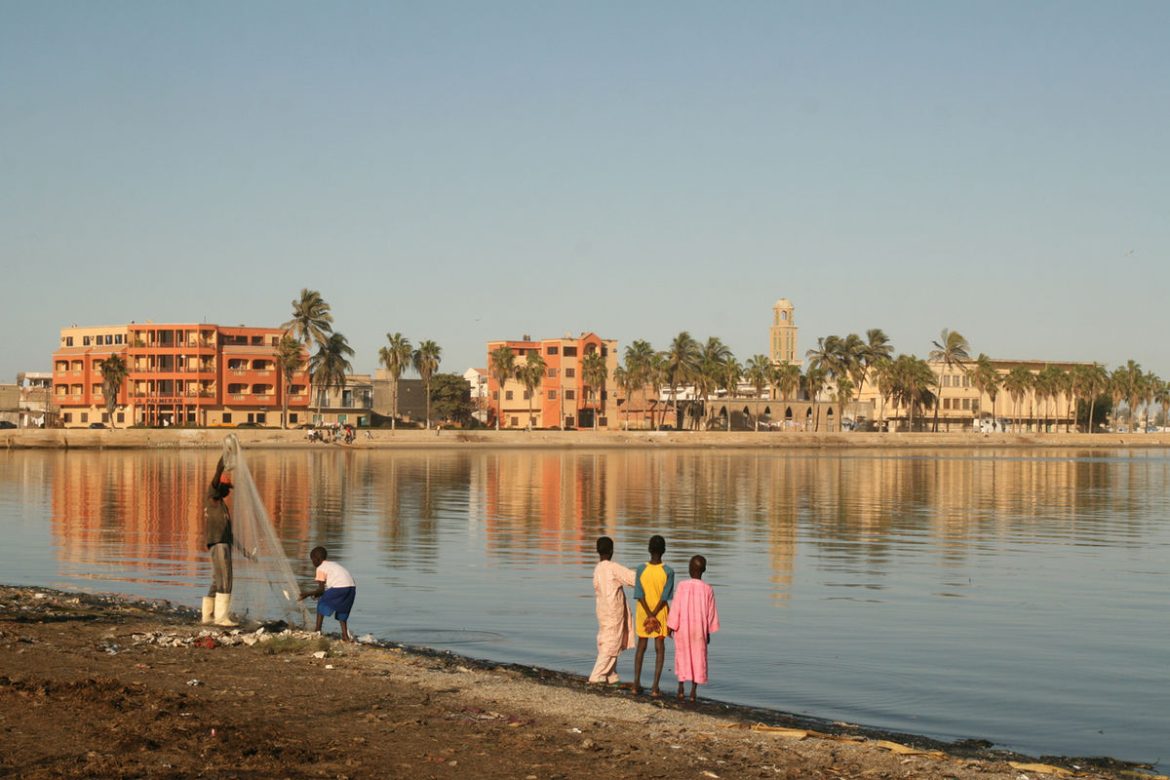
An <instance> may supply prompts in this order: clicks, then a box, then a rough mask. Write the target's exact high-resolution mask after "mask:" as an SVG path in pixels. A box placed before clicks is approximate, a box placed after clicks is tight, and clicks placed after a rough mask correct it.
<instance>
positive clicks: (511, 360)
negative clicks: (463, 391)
mask: <svg viewBox="0 0 1170 780" xmlns="http://www.w3.org/2000/svg"><path fill="white" fill-rule="evenodd" d="M488 370H489V371H490V372H491V375H492V378H493V379H495V380H496V383H497V384H498V385H499V386H500V389H499V391H498V393H499V398H497V401H498V402H499V403H498V404H497V407H496V430H497V431H498V430H500V418H501V417H503V416H504V383H505V382H507V381H508V380H509V379H510V378H511V377H512V374H513V373H514V372H515V370H516V353H514V352H513V351H512V348H511V347H509V346H503V347H496V348H495V349H493V350H492V354H491V366H490V367H489V368H488Z"/></svg>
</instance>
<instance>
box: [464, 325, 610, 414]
mask: <svg viewBox="0 0 1170 780" xmlns="http://www.w3.org/2000/svg"><path fill="white" fill-rule="evenodd" d="M500 347H508V348H510V349H511V350H512V354H513V356H514V357H515V361H516V367H517V368H520V367H522V366H524V365H525V361H527V359H528V353H529V352H534V351H535V352H536V354H539V355H540V356H541V357H542V358H544V363H545V371H544V377H543V379H542V381H541V383H540V385H538V386H537V387H536V389H535V397H533V398H529V395H528V388H527V387H526V386H525V385H524V383H523V382H521V381H520V380H519V379H517V378H516V376H515V374H513V375H512V376H511V377H509V378H507V379H506V380H505V381H504V386H503V387H502V388H501V387H500V382H499V378H498V377H496V376H495V375H494V374H493V368H492V352H493V351H495V350H496V349H499V348H500ZM617 351H618V350H617V341H615V340H613V339H603V338H601V337H600V336H598V335H597V334H595V333H583V334H581V337H580V338H573V337H571V336H566V337H565V338H559V339H541V340H539V341H534V340H532V339H530V338H528V337H527V336H525V337H524V338H523V339H521V340H519V341H489V342H488V345H487V354H488V369H487V370H488V374H489V379H488V404H489V411H488V414H489V418H490V419H489V424H491V425H495V420H496V419H497V418H498V419H499V421H500V427H501V428H527V427H533V428H592V427H594V423H595V422H596V424H597V427H598V428H616V427H618V425H617V416H616V414H614V412H616V408H617V407H616V404H614V403H611V399H613V400H616V397H617V396H616V393H610V391H609V389H608V388H612V387H615V384H614V381H613V374H614V371H615V370H616V369H617ZM591 352H599V353H600V354H601V356H602V357H603V358H604V359H605V370H606V380H605V381H604V382H602V383H601V386H600V387H590V386H589V385H587V384H586V383H585V377H584V376H583V373H582V370H581V368H582V360H583V358H584V357H585V356H586V355H588V354H590V353H591ZM530 410H531V411H530Z"/></svg>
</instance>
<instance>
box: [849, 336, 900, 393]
mask: <svg viewBox="0 0 1170 780" xmlns="http://www.w3.org/2000/svg"><path fill="white" fill-rule="evenodd" d="M893 356H894V347H893V345H892V344H890V337H889V336H887V335H886V332H885V331H884V330H882V329H881V328H870V329H869V330H867V331H866V332H865V346H864V347H863V348H862V350H861V355H860V363H861V367H862V370H861V378H860V379H859V380H857V395H858V397H860V396H861V393H862V391H863V390H864V389H865V381H866V379H867V378H868V377H869V375H870V372H871V371H873V370H874V368H875V367H876V366H878V365H880V364H882V363H885V362H889V361H890V360H891V359H892V358H893Z"/></svg>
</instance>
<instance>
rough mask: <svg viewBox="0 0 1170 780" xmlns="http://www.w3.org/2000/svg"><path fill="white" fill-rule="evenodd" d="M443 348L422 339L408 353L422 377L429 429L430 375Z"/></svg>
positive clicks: (433, 371) (434, 370) (440, 356)
mask: <svg viewBox="0 0 1170 780" xmlns="http://www.w3.org/2000/svg"><path fill="white" fill-rule="evenodd" d="M442 355H443V348H442V347H440V346H439V345H438V344H436V343H435V342H433V341H430V340H428V341H424V342H422V343H421V344H419V345H418V348H417V349H416V350H415V351H414V352H412V353H411V354H410V364H411V366H412V367H413V368H414V370H415V371H416V372H418V375H419V378H420V379H422V383H423V393H425V394H426V398H427V430H428V431H429V430H430V429H431V377H433V376H434V375H435V372H436V371H438V370H439V362H440V361H441V360H442Z"/></svg>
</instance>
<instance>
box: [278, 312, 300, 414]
mask: <svg viewBox="0 0 1170 780" xmlns="http://www.w3.org/2000/svg"><path fill="white" fill-rule="evenodd" d="M304 367H305V348H304V347H303V346H301V342H299V341H297V340H296V339H295V338H293V337H292V336H291V335H289V334H288V333H285V334H284V335H283V336H281V337H280V341H279V342H277V344H276V370H277V371H278V372H279V374H280V379H281V382H282V383H283V386H282V390H281V393H280V427H281V428H285V429H287V428H288V388H289V385H291V384H292V381H293V377H294V376H295V375H296V373H297V372H298V371H300V370H301V369H302V368H304Z"/></svg>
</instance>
